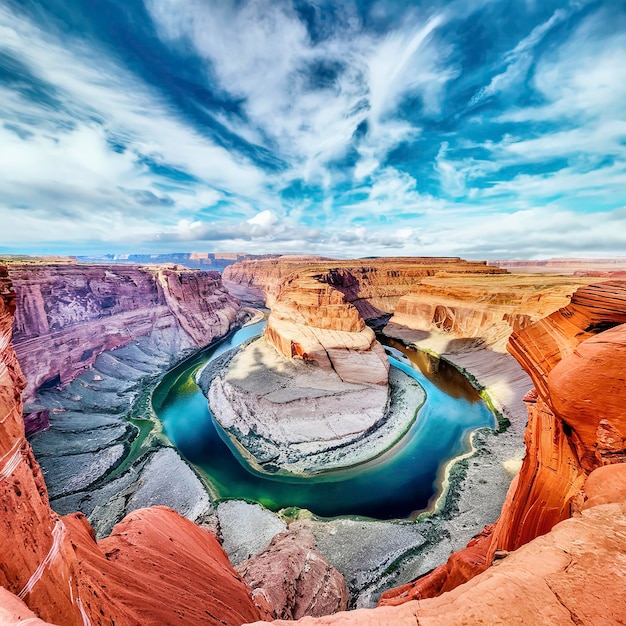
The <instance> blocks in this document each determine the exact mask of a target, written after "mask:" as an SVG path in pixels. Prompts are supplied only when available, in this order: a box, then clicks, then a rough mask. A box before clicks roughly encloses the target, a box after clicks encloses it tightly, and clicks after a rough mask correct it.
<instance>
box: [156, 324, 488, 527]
mask: <svg viewBox="0 0 626 626" xmlns="http://www.w3.org/2000/svg"><path fill="white" fill-rule="evenodd" d="M264 324H265V322H259V323H257V324H252V325H250V326H246V327H244V328H242V329H240V330H239V331H237V332H236V333H234V334H233V335H232V336H231V337H229V338H227V339H225V340H223V341H222V342H221V343H219V344H218V345H216V346H213V347H211V348H209V349H207V350H204V351H202V352H199V353H198V354H196V355H194V356H192V357H191V358H189V359H187V360H186V361H184V362H182V363H181V364H179V365H178V366H177V367H176V368H174V369H172V370H171V371H170V372H168V373H167V374H166V375H165V376H164V378H163V380H162V381H161V383H160V384H159V385H158V386H157V388H156V389H155V391H154V393H153V396H152V404H153V408H154V410H155V412H156V414H157V415H158V417H159V418H160V419H161V421H162V423H163V427H164V430H165V433H166V435H167V436H168V438H169V439H170V441H171V442H172V443H173V444H174V445H175V446H176V447H177V448H178V450H179V451H180V452H181V454H183V455H184V456H185V458H186V459H187V460H188V461H189V462H190V463H192V464H193V465H194V466H195V467H196V468H197V470H198V471H199V472H200V473H201V474H202V475H203V476H204V478H205V479H206V480H207V481H208V482H209V483H210V484H211V486H212V488H213V491H214V492H215V493H216V494H217V495H218V497H219V498H238V499H245V500H250V501H255V502H260V503H262V504H263V505H264V506H266V507H268V508H270V509H273V510H278V509H280V508H283V507H289V506H297V507H300V508H306V509H309V510H310V511H312V512H313V513H315V514H317V515H320V516H322V517H334V516H339V515H352V516H363V517H369V518H375V519H393V518H403V517H411V516H414V515H415V514H416V513H418V512H420V511H424V510H426V509H428V507H429V506H432V503H433V500H434V499H435V498H436V497H437V495H438V493H439V492H440V490H441V483H442V478H443V470H444V467H445V466H446V464H447V463H448V462H449V461H450V460H451V459H453V458H455V457H457V456H459V455H461V454H464V453H465V452H467V451H469V449H470V434H471V432H472V431H473V430H475V429H476V428H481V427H490V428H493V427H494V426H495V418H494V416H493V414H492V413H491V412H490V411H489V409H488V408H487V407H486V406H485V404H484V403H483V402H482V400H481V399H480V397H479V396H478V394H477V393H476V391H475V390H474V389H473V388H472V387H471V385H470V384H469V382H468V381H467V380H466V379H465V378H464V377H463V376H462V375H461V374H460V373H459V372H458V371H456V370H455V369H454V368H453V367H452V366H450V365H449V364H447V363H445V362H443V361H440V362H438V367H437V368H436V369H437V372H436V373H434V374H433V373H430V371H429V370H430V369H432V367H429V366H428V365H429V360H428V358H426V357H425V355H424V354H423V353H420V352H417V351H415V350H411V349H407V348H404V347H403V346H401V345H400V344H396V343H395V342H389V345H388V350H389V352H390V353H391V354H392V355H393V356H390V357H389V359H390V362H391V363H392V365H395V366H396V367H398V368H400V369H401V370H402V371H404V372H406V373H407V374H409V375H410V376H412V377H413V378H415V379H416V380H417V381H418V382H419V383H420V385H422V387H423V388H424V391H425V392H426V402H425V403H424V405H423V406H422V408H421V409H420V410H419V414H418V416H417V419H416V420H415V423H414V425H413V426H412V427H411V429H410V430H409V432H408V433H407V434H406V435H405V436H404V437H403V438H402V440H401V441H400V442H398V443H397V444H396V445H395V446H393V448H391V449H389V450H388V451H387V452H385V453H384V454H383V455H381V456H379V457H377V458H376V459H374V460H372V461H369V462H367V463H363V464H361V465H358V466H355V467H351V468H349V469H344V470H337V471H330V472H327V473H323V474H320V475H316V476H313V477H301V476H284V475H280V476H271V475H267V474H260V473H258V472H256V471H255V470H254V469H253V468H251V467H250V466H249V465H248V464H247V463H246V461H245V459H243V458H242V457H241V455H240V454H239V453H238V452H237V451H236V449H235V448H234V447H233V445H232V444H231V443H230V442H229V441H228V438H227V437H226V436H225V435H224V434H223V433H221V432H220V431H221V429H220V428H219V427H216V425H215V423H214V420H213V416H212V415H211V413H210V411H209V408H208V405H207V401H206V398H205V397H204V395H203V394H202V392H201V391H200V389H199V388H198V386H197V385H196V384H195V382H194V380H195V375H196V373H197V372H198V371H199V370H200V369H202V367H203V366H204V365H205V364H206V363H207V362H208V361H209V360H211V359H212V358H215V357H216V356H219V355H220V354H222V353H224V352H225V351H226V350H229V349H230V348H232V347H234V346H237V345H240V344H241V343H243V342H244V341H246V340H248V339H250V338H252V337H254V336H256V335H258V334H259V333H260V332H262V329H263V326H264ZM431 363H432V362H431Z"/></svg>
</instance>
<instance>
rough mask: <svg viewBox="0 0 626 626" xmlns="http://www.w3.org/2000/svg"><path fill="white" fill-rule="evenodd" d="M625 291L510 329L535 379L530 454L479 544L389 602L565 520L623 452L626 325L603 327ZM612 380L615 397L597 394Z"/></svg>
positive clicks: (594, 292)
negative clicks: (590, 481)
mask: <svg viewBox="0 0 626 626" xmlns="http://www.w3.org/2000/svg"><path fill="white" fill-rule="evenodd" d="M625 294H626V283H624V282H619V281H613V282H606V283H600V284H596V285H591V286H588V287H583V288H581V289H579V290H578V291H577V292H576V294H575V295H574V297H573V298H572V302H571V304H570V305H568V306H567V307H565V308H563V309H560V310H559V311H557V312H555V313H553V314H552V315H550V316H549V317H548V318H545V319H543V320H540V321H539V322H537V323H536V324H534V325H533V326H530V327H529V328H527V329H525V330H523V331H520V332H519V333H515V334H514V335H512V337H511V340H510V343H509V349H510V350H511V352H512V353H513V354H514V356H515V357H516V358H517V359H518V360H519V361H520V362H521V363H522V364H523V365H524V366H525V368H526V369H527V371H528V373H529V374H530V376H531V377H532V379H533V382H534V383H535V393H532V394H528V395H527V396H526V398H525V400H526V403H527V407H528V414H529V421H528V427H527V430H526V436H525V442H526V456H525V458H524V461H523V464H522V468H521V470H520V473H519V475H518V477H517V478H516V479H515V480H514V481H513V483H512V485H511V487H510V489H509V494H508V496H507V500H506V502H505V504H504V507H503V509H502V514H501V517H500V519H499V521H498V523H497V524H496V525H495V526H494V528H493V532H492V533H491V535H490V536H487V537H483V538H482V539H481V540H480V542H479V545H476V544H475V545H472V546H470V547H468V548H467V549H466V550H464V551H461V553H458V554H455V555H453V556H452V557H451V559H450V560H449V561H448V562H447V563H446V564H445V565H443V566H441V567H440V568H438V569H437V570H435V571H434V572H433V573H432V574H430V575H429V576H427V577H424V578H423V579H421V580H418V581H417V582H416V583H414V584H412V585H410V586H407V587H404V588H402V589H397V590H390V591H389V592H387V593H386V594H385V595H384V597H383V602H385V603H391V604H393V603H396V602H400V601H407V600H409V599H411V598H424V597H430V596H434V595H437V594H439V593H442V592H443V591H446V590H449V589H452V588H454V587H455V586H457V585H459V584H461V583H463V582H464V581H466V580H468V579H470V578H471V577H472V576H475V575H476V574H478V573H480V572H481V571H484V570H485V569H486V568H487V567H488V566H489V565H490V564H491V563H492V562H493V559H494V556H495V554H496V552H500V551H505V552H509V551H512V550H516V549H517V548H519V547H520V546H523V545H524V544H526V543H527V542H529V541H531V540H532V539H534V538H535V537H537V536H539V535H543V534H545V533H547V532H549V531H550V529H551V528H552V527H553V526H554V525H555V524H556V523H558V522H560V521H562V520H565V519H566V518H568V517H569V516H570V514H571V511H572V503H573V501H574V499H575V498H576V497H577V494H578V493H579V491H580V489H581V487H582V484H583V482H584V481H585V478H586V476H587V475H588V473H589V472H590V471H592V470H593V469H595V468H596V467H598V466H601V465H604V464H605V463H606V462H609V463H610V462H614V461H620V460H623V458H624V455H623V450H624V443H623V436H622V432H623V428H624V423H623V417H622V413H621V411H620V409H618V408H616V407H618V406H619V405H620V404H621V405H623V403H624V401H625V400H626V385H625V384H624V378H623V373H622V369H621V367H620V366H619V365H617V363H621V362H622V356H623V355H622V353H623V348H624V344H623V341H624V331H623V328H624V327H623V326H618V327H617V328H614V329H612V330H606V329H607V328H608V327H610V326H612V325H614V324H618V325H619V324H622V323H623V322H624V321H626V298H625V297H624V295H625ZM602 331H604V332H602ZM594 333H595V334H594ZM588 343H589V345H587V344H588ZM595 365H600V366H601V367H595ZM553 372H554V374H553ZM582 374H584V375H585V376H582ZM605 385H606V387H607V388H608V389H610V390H611V394H610V395H611V398H610V399H609V398H607V395H606V394H605V393H598V390H599V389H601V388H604V386H605ZM570 393H571V394H573V398H572V399H573V403H572V404H570V403H569V401H568V400H567V399H566V396H567V394H570ZM607 418H608V419H607ZM611 419H612V420H613V421H611ZM620 448H621V449H620ZM473 552H478V553H479V554H480V556H477V555H476V554H472V553H473Z"/></svg>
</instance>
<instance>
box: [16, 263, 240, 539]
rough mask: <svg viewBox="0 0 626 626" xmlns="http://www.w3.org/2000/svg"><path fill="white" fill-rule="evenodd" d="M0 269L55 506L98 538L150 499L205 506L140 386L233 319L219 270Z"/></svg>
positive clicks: (34, 439)
mask: <svg viewBox="0 0 626 626" xmlns="http://www.w3.org/2000/svg"><path fill="white" fill-rule="evenodd" d="M9 274H10V276H11V278H12V280H13V281H14V284H15V290H16V292H17V312H16V318H15V323H14V328H13V341H14V342H15V349H16V352H17V356H18V360H19V362H20V365H21V367H22V370H23V372H24V374H25V377H26V383H27V384H26V389H25V393H24V399H25V401H26V402H27V403H28V404H27V405H26V414H25V422H26V428H27V430H28V432H29V437H30V441H31V445H32V446H33V449H34V451H35V454H36V456H37V460H38V462H39V463H40V464H41V466H42V468H43V472H44V474H45V476H46V483H47V488H48V493H49V497H50V499H51V501H52V505H53V507H54V509H55V510H56V511H57V512H59V513H61V514H66V513H70V512H72V511H77V510H79V511H81V512H82V513H84V514H85V515H87V516H88V518H89V520H90V522H91V524H92V525H93V526H94V528H95V529H96V531H97V534H98V536H105V535H108V534H109V533H110V532H111V529H112V528H113V526H114V525H115V524H116V523H117V522H119V521H120V520H121V519H122V518H123V517H124V516H125V515H127V514H128V513H130V512H131V511H132V510H134V509H137V508H142V507H145V506H149V505H154V504H160V505H165V506H168V507H171V508H173V509H175V510H176V511H177V512H179V513H180V514H181V515H184V516H185V517H187V518H189V519H191V520H195V519H197V518H198V517H199V516H200V515H202V514H203V513H204V512H206V510H207V509H208V508H210V501H209V497H208V495H207V493H206V489H205V488H204V486H203V484H202V483H201V481H200V479H199V478H198V477H197V476H196V475H195V473H194V472H193V470H192V469H190V468H189V466H188V465H187V464H186V463H185V462H184V461H183V460H182V459H181V458H180V456H179V455H178V453H177V452H176V451H175V450H174V449H172V448H170V447H168V446H167V443H166V442H164V440H163V438H160V437H159V436H158V432H159V429H158V427H156V428H155V424H156V422H155V421H154V417H153V415H152V409H151V404H150V398H149V396H146V395H145V391H146V389H149V388H150V386H151V385H153V384H154V383H155V381H156V380H157V378H158V376H159V375H161V374H162V373H163V372H165V371H167V369H168V368H169V367H171V366H172V365H173V364H174V363H175V362H176V361H179V360H180V359H181V358H183V357H184V356H185V354H187V353H188V352H190V351H193V350H195V349H197V348H198V347H201V346H205V345H207V344H209V343H210V342H212V341H213V340H215V339H217V338H219V337H221V336H223V335H225V334H227V333H228V332H229V330H231V329H232V328H233V327H234V326H235V325H236V324H238V323H240V321H241V316H242V315H243V314H244V313H243V310H242V309H241V307H240V305H239V302H238V301H237V300H236V299H235V298H233V297H232V296H231V295H230V294H229V293H228V292H227V291H226V290H225V289H224V287H223V285H222V283H221V278H220V275H219V274H218V273H217V272H205V271H197V270H188V269H185V268H181V267H177V266H172V267H163V266H151V267H140V266H128V265H83V264H76V263H52V264H46V263H36V262H28V263H12V264H10V266H9ZM146 418H147V419H146ZM135 420H139V421H135ZM151 420H152V421H151ZM40 430H43V432H38V431H40Z"/></svg>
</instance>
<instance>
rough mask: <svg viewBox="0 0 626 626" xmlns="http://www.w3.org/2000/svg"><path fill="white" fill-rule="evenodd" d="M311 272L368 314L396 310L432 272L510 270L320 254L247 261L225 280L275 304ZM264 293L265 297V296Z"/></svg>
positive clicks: (453, 260)
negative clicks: (345, 258)
mask: <svg viewBox="0 0 626 626" xmlns="http://www.w3.org/2000/svg"><path fill="white" fill-rule="evenodd" d="M304 274H306V275H307V276H309V277H312V278H314V279H315V280H316V281H318V282H321V283H326V284H329V285H331V286H333V287H335V288H336V289H338V290H339V291H341V292H342V293H343V294H344V296H345V298H346V301H347V302H350V303H352V304H354V306H355V307H356V308H357V309H358V310H359V312H360V313H361V316H362V317H363V318H364V319H371V318H376V317H379V316H381V315H384V314H389V313H392V312H393V308H394V306H395V303H396V302H397V301H398V299H399V298H400V296H402V295H404V294H405V293H407V291H409V290H410V287H411V286H412V285H415V284H418V283H419V281H420V279H421V278H423V277H426V276H437V275H447V274H452V275H463V274H467V275H470V274H489V275H497V274H506V270H504V269H500V268H496V267H487V265H486V263H485V262H483V261H464V260H463V259H460V258H458V257H449V258H445V257H408V258H403V257H390V258H385V257H379V258H376V259H355V260H348V261H342V260H338V259H322V258H316V257H288V256H287V257H280V258H279V259H270V260H259V261H242V262H240V263H236V264H234V265H231V266H229V267H228V268H226V270H224V275H223V278H224V282H225V284H226V285H227V286H228V287H229V289H230V288H231V286H232V287H234V288H235V289H236V290H238V293H244V292H245V290H248V291H249V292H250V295H251V298H252V299H254V298H256V299H257V300H256V301H257V302H258V303H261V302H263V301H264V302H265V304H266V305H267V306H270V307H271V306H272V305H273V304H274V302H275V301H276V299H277V298H278V295H279V293H280V292H281V291H282V289H283V286H289V284H290V281H291V279H292V278H295V277H298V276H300V277H301V276H303V275H304ZM259 298H263V299H259Z"/></svg>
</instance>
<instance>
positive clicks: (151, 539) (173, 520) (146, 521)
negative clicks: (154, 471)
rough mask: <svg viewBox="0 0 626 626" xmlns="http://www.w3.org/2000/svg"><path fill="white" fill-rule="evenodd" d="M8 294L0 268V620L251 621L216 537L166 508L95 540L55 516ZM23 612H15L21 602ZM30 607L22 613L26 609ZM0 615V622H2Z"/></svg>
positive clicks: (254, 613)
mask: <svg viewBox="0 0 626 626" xmlns="http://www.w3.org/2000/svg"><path fill="white" fill-rule="evenodd" d="M14 306H15V294H14V293H13V291H12V289H11V286H10V281H9V279H8V276H7V272H6V269H5V268H3V267H2V268H0V415H1V416H2V417H1V418H0V507H1V508H2V510H3V511H4V513H3V515H2V516H0V534H1V536H2V542H0V587H2V588H3V589H2V592H1V594H0V598H2V606H3V608H2V609H0V615H2V617H3V619H4V620H5V622H6V623H11V621H9V620H15V621H19V623H25V622H26V621H27V622H28V623H31V622H32V623H42V622H39V621H38V620H37V619H36V618H35V617H34V616H33V613H34V615H37V616H38V617H39V618H41V620H44V622H47V623H51V624H64V625H68V626H73V625H77V626H78V625H83V624H89V623H91V624H104V623H107V624H108V623H115V624H118V625H128V626H131V625H135V624H173V623H180V621H181V620H183V621H188V622H189V623H194V624H207V625H209V624H210V625H216V626H217V625H218V624H222V625H223V624H231V625H232V626H235V625H236V624H241V623H242V622H244V621H252V620H254V619H258V617H259V612H258V610H257V608H256V607H255V606H254V604H253V603H252V600H251V598H250V595H249V590H248V588H247V587H246V586H245V584H244V583H243V581H242V580H241V578H240V577H239V576H238V575H237V574H236V572H234V571H233V570H232V568H231V566H230V565H229V563H228V559H227V557H226V555H225V554H224V552H223V550H222V549H221V548H220V546H219V544H218V543H217V541H216V539H215V538H214V537H213V536H212V535H210V534H209V533H207V532H206V531H204V530H202V529H200V528H199V527H197V526H195V525H194V524H192V523H191V522H189V521H188V520H186V519H184V518H182V517H181V516H180V515H178V514H177V513H175V512H174V511H171V510H169V509H164V508H157V509H149V510H142V511H137V512H136V513H135V514H134V515H133V516H131V517H129V518H127V519H126V520H124V521H123V522H122V523H121V524H120V525H118V526H117V527H116V528H115V530H114V533H113V535H112V536H111V537H109V538H108V539H106V540H105V541H102V542H100V543H96V541H95V538H94V533H93V530H92V529H91V527H90V526H89V524H88V522H87V521H86V519H85V517H84V516H82V515H80V514H75V515H70V516H65V517H59V516H58V515H57V514H56V513H54V512H53V511H52V510H51V509H50V506H49V503H48V497H47V491H46V486H45V484H44V481H43V477H42V474H41V471H40V468H39V465H38V464H37V462H36V461H35V459H34V456H33V453H32V450H31V448H30V445H29V444H28V442H27V441H26V440H25V438H24V424H23V421H22V403H21V398H20V394H21V391H22V389H24V387H25V380H24V377H23V375H22V372H21V370H20V366H19V364H18V360H17V358H16V355H15V353H14V351H13V349H12V347H11V345H10V337H11V328H12V323H13V311H14ZM23 603H25V605H26V606H27V607H28V609H29V610H25V608H24V604H23ZM30 611H32V613H31V612H30ZM5 622H3V623H5Z"/></svg>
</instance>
